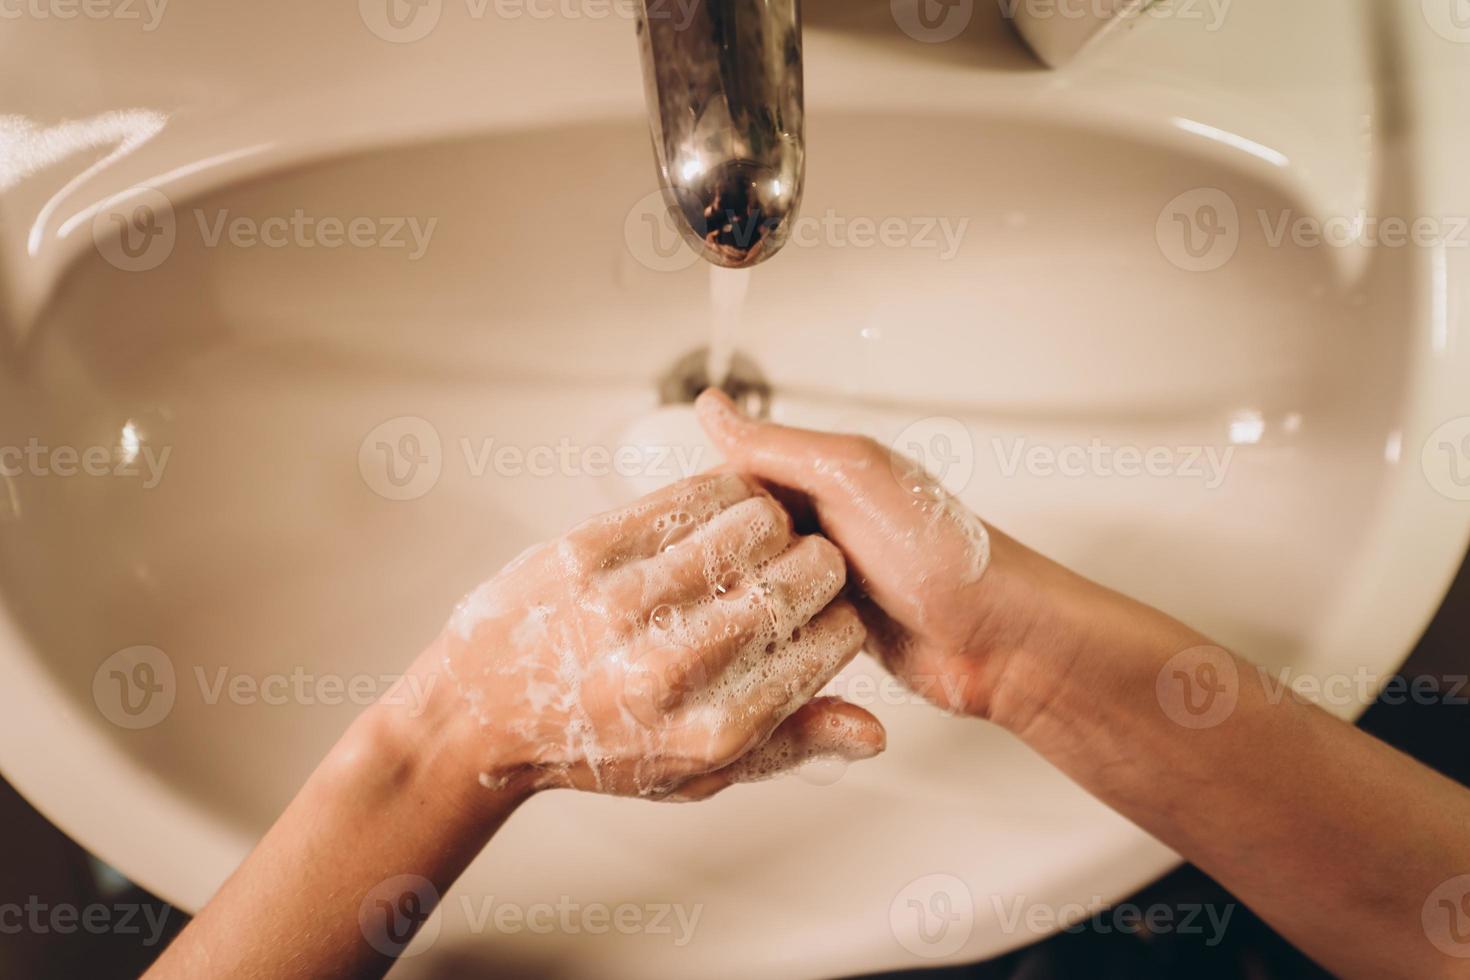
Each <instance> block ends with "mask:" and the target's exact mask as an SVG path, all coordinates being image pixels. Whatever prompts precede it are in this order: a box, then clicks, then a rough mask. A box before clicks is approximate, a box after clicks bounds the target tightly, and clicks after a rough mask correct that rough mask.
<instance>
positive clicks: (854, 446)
mask: <svg viewBox="0 0 1470 980" xmlns="http://www.w3.org/2000/svg"><path fill="white" fill-rule="evenodd" d="M694 409H695V412H696V414H697V415H698V417H699V424H700V425H702V426H703V427H704V431H705V432H706V433H708V435H709V437H710V439H711V440H712V441H713V442H714V444H715V446H716V447H717V448H718V449H719V450H720V452H722V453H724V455H725V459H726V460H728V461H729V462H730V464H731V465H732V466H734V468H735V469H737V470H741V471H742V472H746V473H749V474H751V475H752V476H756V477H759V478H760V479H762V480H764V481H766V482H768V483H774V484H777V485H779V486H783V487H789V488H791V489H793V490H799V491H801V492H802V493H805V494H807V495H808V496H810V497H812V498H813V499H815V500H817V501H819V502H820V501H822V500H823V499H824V498H826V497H828V496H829V495H830V494H831V491H832V481H831V480H830V479H828V478H827V472H828V471H827V470H826V469H824V467H825V466H830V465H832V464H836V463H840V462H844V461H848V460H849V459H850V458H852V457H854V456H856V455H857V454H858V453H860V452H861V451H862V448H863V445H862V444H863V440H862V439H860V438H858V437H855V436H845V435H836V434H833V433H830V432H817V431H814V430H811V429H793V428H791V427H789V426H785V425H777V424H775V423H774V422H757V421H754V420H752V419H749V418H746V417H745V416H744V415H742V414H741V412H740V410H739V409H737V408H736V407H735V403H734V402H732V401H731V400H730V397H729V396H728V395H726V394H725V393H724V392H723V391H720V390H718V389H716V388H708V389H706V390H705V391H704V393H703V394H701V395H700V396H699V399H698V400H697V401H696V402H695V403H694Z"/></svg>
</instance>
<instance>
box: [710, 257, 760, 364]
mask: <svg viewBox="0 0 1470 980" xmlns="http://www.w3.org/2000/svg"><path fill="white" fill-rule="evenodd" d="M749 289H750V270H749V269H722V268H720V267H719V266H716V265H712V266H710V268H709V309H710V338H709V358H708V360H707V361H706V363H705V373H706V374H707V376H708V380H709V384H710V385H711V386H712V387H719V386H721V385H723V384H724V383H725V381H726V379H728V378H729V377H730V366H731V364H732V363H733V362H734V359H735V338H736V337H737V335H738V334H739V332H740V321H741V318H742V316H743V315H744V311H745V294H746V292H747V291H748V290H749Z"/></svg>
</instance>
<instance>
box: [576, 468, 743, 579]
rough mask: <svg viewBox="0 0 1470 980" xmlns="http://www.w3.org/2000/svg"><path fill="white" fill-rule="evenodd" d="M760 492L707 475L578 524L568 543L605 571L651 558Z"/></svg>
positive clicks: (724, 475)
mask: <svg viewBox="0 0 1470 980" xmlns="http://www.w3.org/2000/svg"><path fill="white" fill-rule="evenodd" d="M759 492H761V491H760V489H759V488H758V487H756V486H755V485H754V484H752V483H751V481H750V480H748V479H746V478H745V477H743V476H741V475H740V474H737V473H731V472H714V473H704V474H701V475H699V476H695V477H690V478H689V479H687V480H681V481H679V482H678V483H675V484H672V485H671V486H667V487H664V488H663V489H662V490H657V491H655V492H653V493H651V494H649V495H648V496H646V497H642V498H640V499H639V500H637V501H635V502H634V503H632V504H630V505H629V506H627V507H624V508H622V509H621V510H615V511H612V512H611V513H608V514H603V515H601V516H599V517H594V518H592V519H591V520H589V521H586V522H584V523H582V524H579V525H578V526H577V527H575V528H573V529H572V530H571V531H569V532H568V533H567V535H566V540H567V541H568V542H569V543H570V544H571V545H572V546H573V547H574V548H576V549H577V550H578V551H579V552H581V553H582V554H586V555H592V556H595V557H597V558H598V559H599V560H600V561H601V564H602V567H610V566H612V565H615V564H619V563H621V562H624V561H628V560H630V559H635V558H647V557H648V556H650V555H654V554H657V553H658V552H659V550H660V548H661V546H663V545H664V544H666V543H670V542H672V541H675V540H678V539H679V538H681V537H685V536H687V535H689V534H691V533H693V532H694V531H695V530H696V529H697V528H698V527H700V526H701V525H703V524H705V523H706V522H708V521H709V520H711V519H713V518H714V517H715V516H716V515H717V514H720V513H722V512H723V511H725V510H726V509H727V508H729V507H732V506H734V505H735V504H737V503H739V502H741V501H742V500H746V499H748V498H750V497H752V496H754V495H755V494H756V493H759Z"/></svg>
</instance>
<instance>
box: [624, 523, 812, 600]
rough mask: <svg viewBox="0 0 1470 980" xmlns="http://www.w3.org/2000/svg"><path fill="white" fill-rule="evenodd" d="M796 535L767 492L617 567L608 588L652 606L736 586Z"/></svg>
mask: <svg viewBox="0 0 1470 980" xmlns="http://www.w3.org/2000/svg"><path fill="white" fill-rule="evenodd" d="M790 540H791V519H790V518H789V517H787V516H786V512H785V511H784V510H782V509H781V505H780V504H778V503H776V501H775V500H774V499H773V498H771V497H770V496H768V495H766V494H760V495H758V496H754V497H749V498H747V499H745V500H741V501H740V502H739V503H736V504H735V505H733V506H731V507H729V508H727V509H726V510H723V511H721V512H720V513H718V514H716V515H715V516H714V517H713V518H711V519H710V520H709V521H708V522H707V523H705V524H703V525H700V526H699V527H697V528H696V529H695V530H694V532H693V534H691V535H690V536H689V537H686V538H684V539H683V540H680V541H677V542H675V543H672V544H669V545H667V547H666V548H665V550H663V551H662V552H660V553H659V554H655V555H654V556H653V557H651V558H645V559H643V560H641V561H632V562H629V563H628V564H625V565H623V566H622V567H620V568H618V569H617V570H616V571H614V572H613V573H612V575H611V577H610V578H609V580H608V584H607V589H608V591H609V593H610V594H611V595H612V597H613V599H614V601H615V602H621V603H623V606H622V608H636V609H643V610H649V611H652V610H654V609H655V608H656V607H658V606H660V605H664V604H672V605H678V604H680V603H685V602H693V601H695V600H697V599H702V598H704V597H706V596H708V595H711V594H713V593H718V592H730V591H732V590H733V589H735V588H737V587H738V586H739V584H740V580H741V579H742V578H743V577H744V575H743V574H742V573H743V572H744V571H746V570H748V569H750V568H752V567H753V566H755V565H758V564H760V563H762V562H764V561H766V560H767V559H769V558H772V557H774V556H776V555H779V554H780V553H781V552H782V551H783V550H784V549H785V548H786V546H787V544H788V543H789V542H790Z"/></svg>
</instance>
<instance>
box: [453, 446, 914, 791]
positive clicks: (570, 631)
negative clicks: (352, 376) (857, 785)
mask: <svg viewBox="0 0 1470 980" xmlns="http://www.w3.org/2000/svg"><path fill="white" fill-rule="evenodd" d="M845 580H846V568H845V565H844V563H843V559H842V555H841V553H840V552H839V551H838V550H837V549H836V548H835V547H834V546H833V545H832V544H830V543H829V542H827V541H825V540H823V539H822V538H820V537H815V536H810V537H795V536H794V534H793V531H792V527H791V520H790V518H789V517H788V515H787V514H786V512H785V510H783V509H782V507H781V506H780V505H779V504H778V503H776V501H775V500H774V499H773V498H772V497H771V496H770V495H769V494H767V493H765V492H763V491H761V490H760V489H759V488H758V487H757V486H756V485H755V484H754V483H753V482H751V481H749V480H747V479H745V478H743V477H740V476H736V475H733V474H723V475H711V476H704V477H696V478H695V479H693V480H689V481H685V482H683V483H680V484H677V485H675V486H673V487H670V488H668V489H666V490H663V491H660V492H658V493H655V494H653V495H651V496H649V497H645V498H644V499H643V500H641V501H639V502H638V503H636V504H634V505H632V506H631V507H628V508H627V509H625V510H622V511H618V512H615V513H612V514H608V515H605V516H603V517H599V518H595V519H593V520H591V521H588V522H587V523H585V524H582V525H580V526H579V527H577V528H575V529H573V530H572V531H571V532H569V533H568V534H567V535H566V536H565V537H563V538H561V539H559V540H557V541H553V542H550V543H548V544H543V545H539V546H537V547H535V548H532V549H531V550H530V551H528V552H526V553H525V554H524V555H522V556H521V557H520V558H518V559H516V560H515V561H514V562H512V563H511V564H510V565H508V566H506V568H505V569H504V570H502V571H501V572H500V574H498V575H496V576H495V577H494V578H493V579H491V580H490V581H488V582H486V583H485V584H484V585H482V586H480V587H479V588H478V589H477V590H475V592H473V593H472V594H471V595H470V596H468V597H467V598H466V599H465V600H464V601H463V602H462V603H461V604H460V605H459V607H458V608H457V609H456V610H455V614H454V617H453V618H452V619H451V621H450V623H449V626H448V627H447V628H446V630H445V631H444V634H443V635H442V636H441V638H440V640H439V643H438V645H437V650H438V652H439V654H440V655H441V658H442V665H443V667H444V668H445V673H446V674H447V675H448V676H449V677H450V678H451V679H452V680H453V682H454V684H455V686H456V687H457V689H458V691H459V693H460V695H461V696H462V698H463V700H464V702H465V704H466V706H467V707H468V709H469V711H470V712H471V713H472V715H473V716H474V718H475V719H476V720H477V721H478V722H479V728H480V732H479V734H480V736H481V737H480V738H479V739H477V742H478V748H479V751H481V752H482V753H483V754H482V756H481V757H480V758H479V759H478V760H477V765H478V767H479V768H480V769H481V771H482V775H481V777H480V778H481V782H482V783H484V784H485V785H487V786H490V787H492V788H503V787H505V786H506V785H508V784H511V783H516V784H518V785H525V784H528V785H529V786H530V788H533V789H541V788H548V787H555V786H567V787H574V788H577V789H585V790H595V791H597V792H603V793H611V794H616V795H626V796H650V797H660V798H669V797H673V798H676V799H698V798H703V797H706V796H709V795H711V794H712V793H715V792H717V791H718V790H720V789H722V788H724V787H725V786H728V785H730V784H731V783H733V782H743V781H750V780H753V779H759V778H763V777H765V776H769V775H772V774H774V773H775V772H777V771H780V770H781V769H785V768H790V767H793V766H796V765H800V764H801V763H802V762H805V761H807V760H808V759H811V758H814V757H816V756H821V755H840V756H843V757H845V758H849V759H860V758H867V757H870V756H873V755H876V754H877V753H878V752H880V751H882V749H883V746H884V741H885V735H884V731H883V727H882V725H881V724H880V723H879V722H878V720H877V719H876V718H874V717H873V716H872V715H871V714H869V713H868V712H866V711H864V710H863V709H861V708H858V707H856V706H854V705H851V704H846V703H844V702H841V701H837V700H835V699H819V700H817V701H811V700H810V699H811V698H812V696H813V695H814V694H816V693H817V691H818V690H820V689H821V688H822V687H823V686H824V685H825V684H826V683H827V682H828V681H829V680H830V679H831V678H832V677H833V675H835V674H836V673H837V672H838V671H839V670H841V669H842V667H843V666H844V665H846V664H847V662H848V661H849V660H851V659H852V657H853V656H854V655H855V654H856V653H857V651H858V649H859V648H860V647H861V646H862V644H863V640H864V629H863V625H862V622H861V621H860V619H859V618H858V616H857V613H856V612H855V611H854V609H853V607H852V606H851V605H850V604H849V603H847V602H842V601H839V602H833V599H834V598H835V597H836V596H837V594H838V593H839V592H840V591H841V590H842V588H843V585H844V582H845ZM808 702H810V703H808Z"/></svg>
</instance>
